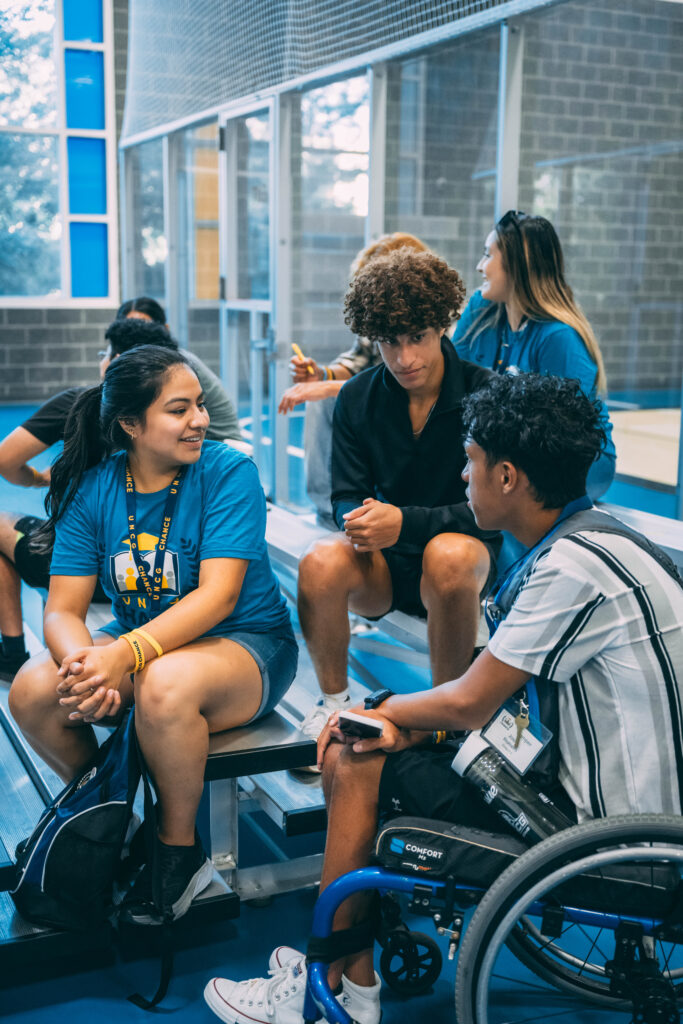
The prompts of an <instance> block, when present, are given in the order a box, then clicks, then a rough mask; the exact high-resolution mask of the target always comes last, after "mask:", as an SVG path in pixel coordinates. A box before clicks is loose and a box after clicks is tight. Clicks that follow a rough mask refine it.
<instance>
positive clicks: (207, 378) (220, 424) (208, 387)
mask: <svg viewBox="0 0 683 1024" xmlns="http://www.w3.org/2000/svg"><path fill="white" fill-rule="evenodd" d="M116 319H117V320H142V321H146V322H148V323H149V322H152V323H155V324H161V326H162V327H165V328H166V330H167V331H168V330H169V326H168V324H167V323H166V313H165V312H164V308H163V306H161V305H159V303H158V302H157V301H156V299H150V298H149V297H148V296H146V295H140V296H138V298H137V299H128V301H127V302H124V303H122V305H121V306H119V308H118V311H117V313H116ZM121 351H124V350H122V349H120V348H119V350H118V352H117V351H116V350H115V349H112V351H111V352H110V358H111V357H113V356H115V355H118V354H120V352H121ZM183 355H184V356H185V358H186V359H187V361H188V363H189V364H190V366H191V367H192V369H193V370H194V372H195V373H196V374H197V376H198V377H199V383H200V384H201V386H202V390H203V392H204V400H205V402H206V408H207V409H208V411H209V416H210V417H211V422H210V424H209V429H208V431H207V434H206V436H207V438H208V440H209V441H242V440H243V438H242V431H241V430H240V425H239V422H238V420H237V412H236V410H235V406H234V404H233V402H232V399H231V398H230V397H229V396H228V394H227V392H226V390H225V388H224V387H223V384H222V382H221V380H220V378H219V377H217V376H216V374H215V373H214V372H213V370H211V369H209V367H208V366H207V365H206V363H204V362H202V360H201V359H200V358H199V356H197V355H195V354H194V352H189V351H188V350H187V349H183Z"/></svg>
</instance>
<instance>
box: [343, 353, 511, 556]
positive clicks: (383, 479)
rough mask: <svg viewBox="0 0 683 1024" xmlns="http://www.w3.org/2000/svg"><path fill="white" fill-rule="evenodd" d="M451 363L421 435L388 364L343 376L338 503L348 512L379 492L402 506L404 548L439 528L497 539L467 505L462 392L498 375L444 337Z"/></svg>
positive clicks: (417, 546) (419, 546)
mask: <svg viewBox="0 0 683 1024" xmlns="http://www.w3.org/2000/svg"><path fill="white" fill-rule="evenodd" d="M441 351H442V352H443V356H444V360H445V366H444V376H443V382H442V385H441V393H440V394H439V397H438V399H437V402H436V405H435V406H434V408H433V410H432V412H431V415H430V416H429V419H428V420H427V423H426V424H425V427H424V429H423V430H422V433H421V434H420V436H419V437H418V438H415V437H413V428H412V424H411V422H410V415H409V412H408V392H407V391H406V390H405V389H404V388H402V387H401V385H400V384H399V383H398V381H396V379H395V378H394V377H393V376H392V375H391V373H390V372H389V370H388V369H387V368H386V367H385V366H384V364H382V365H381V366H377V367H375V368H374V369H371V370H366V371H365V372H364V373H360V374H358V375H357V376H356V377H353V378H352V379H351V380H350V381H348V382H347V383H346V384H344V387H343V388H342V389H341V391H340V392H339V396H338V398H337V401H336V404H335V410H334V428H333V434H332V508H333V511H334V518H335V521H336V523H337V525H338V527H339V529H340V530H341V529H343V528H344V520H343V518H342V517H343V515H344V513H345V512H350V511H351V509H354V508H358V506H359V505H362V503H363V499H364V498H369V497H375V498H377V499H378V500H379V501H386V502H388V503H389V504H391V505H396V506H397V507H398V508H400V509H401V511H402V512H403V526H402V528H401V533H400V536H399V539H398V543H397V544H396V545H395V547H396V549H397V550H401V551H406V552H410V551H412V552H415V553H417V552H422V551H423V550H424V548H425V547H426V545H427V543H428V541H430V540H431V538H432V537H435V536H436V535H437V534H439V533H466V534H469V535H470V536H472V537H478V538H480V539H486V540H487V541H491V540H493V541H494V548H495V549H496V550H497V547H498V544H499V538H500V534H498V533H492V532H490V531H489V532H487V531H484V530H480V529H479V527H478V526H477V525H476V523H475V521H474V516H473V515H472V512H471V511H470V509H469V508H468V507H467V503H466V498H465V483H464V481H463V479H462V477H461V476H460V474H461V473H462V470H463V468H464V466H465V453H464V449H463V432H464V431H463V424H462V400H463V398H464V396H465V395H467V394H469V393H470V392H472V391H476V390H477V389H478V388H480V387H482V386H483V385H484V384H485V383H486V381H487V380H489V379H490V378H491V376H492V375H491V373H490V371H489V370H485V369H483V368H482V367H480V366H476V365H475V364H474V363H468V362H465V361H464V360H462V359H460V358H459V357H458V355H457V354H456V352H455V349H454V348H453V346H452V345H451V343H450V341H448V340H446V339H444V340H443V341H442V343H441Z"/></svg>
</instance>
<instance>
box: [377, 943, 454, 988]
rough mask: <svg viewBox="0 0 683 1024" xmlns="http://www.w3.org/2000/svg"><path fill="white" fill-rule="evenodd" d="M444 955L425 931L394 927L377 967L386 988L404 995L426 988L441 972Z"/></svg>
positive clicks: (430, 985) (429, 986)
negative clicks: (394, 929)
mask: <svg viewBox="0 0 683 1024" xmlns="http://www.w3.org/2000/svg"><path fill="white" fill-rule="evenodd" d="M442 965H443V957H442V956H441V950H440V949H439V947H438V945H437V943H436V942H435V941H434V939H432V938H431V937H430V936H429V935H425V934H424V932H411V931H408V929H403V928H397V929H396V931H393V932H391V933H390V934H389V936H388V937H387V940H386V944H385V946H384V949H383V950H382V954H381V956H380V960H379V969H380V971H381V973H382V977H383V978H384V980H385V981H386V983H387V985H388V986H389V988H392V989H393V990H394V992H398V993H400V995H403V996H417V995H422V994H423V993H424V992H427V991H429V989H430V988H431V987H432V985H433V984H434V982H435V981H436V979H437V978H438V977H439V975H440V974H441V967H442Z"/></svg>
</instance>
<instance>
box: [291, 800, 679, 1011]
mask: <svg viewBox="0 0 683 1024" xmlns="http://www.w3.org/2000/svg"><path fill="white" fill-rule="evenodd" d="M417 821H419V819H418V820H417ZM406 823H407V826H408V827H407V828H406ZM415 823H416V819H403V820H402V819H397V820H395V821H393V822H389V823H388V825H387V826H385V828H384V830H383V832H382V833H381V835H384V836H385V841H384V842H379V841H378V843H377V844H376V848H375V857H374V863H373V865H372V866H370V867H368V868H362V869H360V870H358V871H353V872H350V873H349V874H347V875H344V876H342V877H341V878H338V879H337V880H336V881H335V882H333V883H332V884H331V885H330V886H329V887H328V888H327V889H326V890H325V892H324V893H322V895H321V896H320V898H319V899H318V902H317V903H316V907H315V911H314V918H313V929H312V939H311V943H310V945H309V950H308V957H307V962H308V986H307V992H306V1001H305V1005H304V1019H305V1021H306V1022H307V1024H311V1022H314V1021H316V1020H319V1019H320V1017H321V1015H322V1016H324V1018H325V1019H326V1020H327V1021H329V1022H334V1024H352V1022H351V1018H350V1017H349V1015H348V1014H347V1013H346V1011H345V1010H344V1009H343V1007H341V1006H340V1005H339V1003H338V1002H337V1000H336V999H335V997H334V995H333V993H332V991H331V989H330V988H329V986H328V984H327V964H328V963H330V962H331V961H332V960H334V959H336V958H337V957H339V956H340V955H344V954H345V953H348V952H353V951H354V947H353V940H354V936H353V935H352V932H358V933H359V934H357V935H356V936H355V939H356V945H355V949H360V948H367V945H368V941H367V937H368V934H369V932H368V931H367V928H366V930H365V931H363V928H362V927H361V928H360V929H350V930H349V931H348V932H343V933H336V934H337V935H339V936H342V937H344V936H345V937H346V943H345V944H344V938H342V941H341V946H340V944H339V943H337V942H335V941H334V938H332V939H330V938H329V937H330V936H331V934H332V920H333V918H334V914H335V911H336V909H337V907H338V906H339V905H340V904H341V903H342V902H343V901H344V900H345V899H346V898H347V896H349V895H351V894H352V893H354V892H357V891H360V890H376V891H377V892H378V893H379V894H380V899H381V903H382V905H383V914H382V923H381V925H380V926H379V928H378V930H376V932H375V934H377V936H378V939H379V941H380V943H381V944H382V946H383V950H382V955H381V959H380V968H381V972H382V974H383V976H384V979H385V981H386V982H387V984H388V985H389V986H391V987H392V988H394V989H395V990H396V991H398V992H401V993H402V994H403V995H410V994H419V993H421V992H425V991H426V990H427V989H429V987H430V986H431V985H432V984H433V982H434V981H435V980H436V978H437V977H438V975H439V972H440V970H441V966H442V957H441V951H440V949H439V947H438V945H437V944H436V942H435V941H434V940H432V939H431V938H430V937H429V936H427V935H423V934H421V933H416V932H410V931H409V929H408V928H407V926H406V925H405V924H403V922H402V921H401V920H400V917H401V912H400V909H399V908H398V903H397V900H396V897H395V896H394V895H392V894H403V895H404V896H407V898H408V909H409V910H414V911H418V912H419V913H421V914H422V915H428V916H431V917H432V918H433V920H434V922H435V924H436V926H437V928H438V930H439V932H440V933H441V934H447V935H450V938H451V945H450V950H449V955H450V954H451V953H453V952H454V951H455V950H456V949H457V948H458V946H459V952H458V964H457V973H456V983H455V1020H456V1021H457V1024H503V1022H505V1024H516V1022H520V1024H521V1022H522V1021H529V1020H538V1019H546V1018H549V1017H551V1016H558V1017H562V1018H564V1019H565V1020H572V1021H573V1020H578V1021H581V1020H590V1021H591V1022H593V1021H599V1020H601V1019H604V1020H605V1021H606V1022H607V1021H609V1024H612V1022H615V1021H618V1020H622V1019H623V1020H624V1021H625V1022H641V1021H642V1022H644V1024H675V1022H678V1021H680V1008H681V1006H682V1005H683V817H678V816H668V815H659V814H642V815H624V816H619V817H613V818H603V819H597V820H592V821H588V822H585V823H583V824H581V825H576V826H573V827H571V828H568V829H566V830H565V831H563V832H559V833H557V834H555V835H553V836H551V837H550V838H548V839H546V840H544V841H543V842H541V843H539V844H538V845H536V846H533V847H526V848H524V850H523V852H522V851H521V850H520V851H519V855H518V856H516V855H515V856H509V857H508V858H507V861H504V860H501V859H499V860H498V864H499V866H502V867H503V870H502V871H500V872H499V873H498V875H497V877H496V878H495V880H494V881H493V882H492V884H490V885H487V886H481V885H480V886H477V885H474V884H471V879H470V878H469V877H465V878H464V879H463V878H459V877H456V876H454V875H453V874H452V873H444V871H443V870H442V869H441V870H440V869H439V868H437V869H436V870H435V869H434V868H433V866H430V864H429V863H426V864H425V865H424V867H423V866H422V865H416V864H412V865H411V867H413V868H415V867H416V868H417V870H414V869H413V870H409V871H407V870H404V869H400V870H396V857H397V854H396V850H398V848H399V845H400V844H399V843H398V842H397V841H396V840H394V845H393V847H392V841H391V831H392V828H391V827H392V826H395V829H394V832H395V833H396V834H398V832H399V831H400V834H401V836H403V837H404V838H403V839H402V840H401V841H402V842H404V843H405V842H406V840H405V836H406V835H408V836H410V835H411V829H412V834H413V835H414V842H413V843H412V844H411V845H412V848H415V847H418V848H422V849H423V850H424V848H425V845H426V846H427V848H429V843H428V842H427V843H426V844H425V834H426V833H428V832H429V831H430V829H431V831H432V832H434V830H435V828H436V827H437V826H439V825H441V828H442V834H443V836H442V838H445V839H446V841H448V838H449V835H450V836H452V837H454V838H455V836H456V835H457V831H458V830H457V827H454V826H453V825H450V824H448V825H447V824H445V823H437V822H425V826H427V827H426V828H419V827H415ZM387 829H388V830H389V836H390V838H389V840H388V841H386V836H387ZM513 842H515V840H513ZM482 852H483V851H482ZM475 854H476V851H475ZM432 859H433V858H432ZM413 860H414V858H413ZM427 861H429V858H427ZM387 863H389V864H390V865H391V866H390V867H387V866H386V865H387ZM506 865H507V866H506ZM474 873H476V872H474ZM465 875H466V876H471V875H473V872H472V871H471V870H467V871H465ZM466 918H468V919H469V920H468V922H467V923H466ZM361 935H362V938H361ZM461 935H462V942H460V938H461ZM349 940H350V941H349ZM340 950H342V951H341V952H340Z"/></svg>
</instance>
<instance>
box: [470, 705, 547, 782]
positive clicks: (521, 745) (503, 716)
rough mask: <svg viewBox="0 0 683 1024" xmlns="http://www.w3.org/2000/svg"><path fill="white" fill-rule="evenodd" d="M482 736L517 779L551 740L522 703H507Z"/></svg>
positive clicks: (542, 726) (526, 770) (541, 724)
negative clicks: (502, 758) (505, 762)
mask: <svg viewBox="0 0 683 1024" xmlns="http://www.w3.org/2000/svg"><path fill="white" fill-rule="evenodd" d="M481 735H482V736H483V738H484V739H485V740H486V741H487V743H489V744H490V745H491V746H492V747H494V748H495V749H496V750H497V751H498V753H499V754H500V755H501V756H502V757H504V758H505V760H506V761H507V763H508V764H509V765H510V767H511V768H514V769H515V771H516V772H518V773H519V774H520V775H526V773H527V772H528V770H529V768H531V766H532V764H533V763H534V761H535V760H536V758H537V757H538V756H539V755H540V754H541V753H542V752H543V751H544V750H545V748H546V747H547V746H548V744H549V743H550V741H551V739H552V738H553V734H552V732H551V731H550V729H546V727H545V726H544V725H543V723H542V722H541V721H539V720H538V719H537V718H535V717H532V716H530V715H529V707H528V704H527V703H526V700H524V699H522V700H515V699H513V700H508V701H506V702H505V704H503V706H502V707H501V708H499V709H498V711H496V713H495V715H494V716H493V718H492V719H491V720H490V722H489V723H488V725H486V726H485V727H484V728H483V729H482V731H481Z"/></svg>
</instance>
